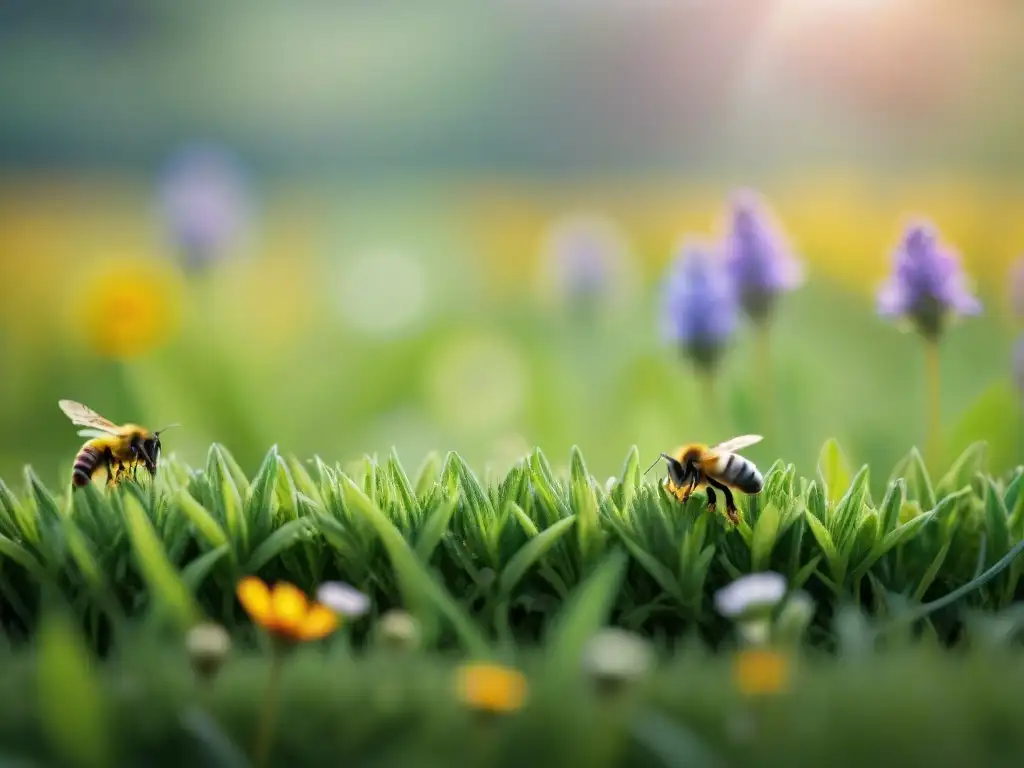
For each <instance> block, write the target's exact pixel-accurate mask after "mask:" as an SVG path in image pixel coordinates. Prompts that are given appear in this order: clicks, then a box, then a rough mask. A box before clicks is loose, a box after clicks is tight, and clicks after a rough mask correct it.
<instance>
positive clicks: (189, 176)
mask: <svg viewBox="0 0 1024 768" xmlns="http://www.w3.org/2000/svg"><path fill="white" fill-rule="evenodd" d="M245 197H246V196H245V185H244V182H243V179H242V174H241V171H240V169H239V167H238V166H237V164H236V163H235V161H234V159H233V158H232V157H231V156H230V155H229V154H228V153H227V152H226V151H224V150H222V149H220V148H218V147H216V146H213V145H208V144H193V145H189V146H187V147H185V148H184V149H182V150H179V151H178V152H177V153H176V154H175V155H174V156H173V157H172V158H171V161H170V163H169V164H168V167H167V169H166V171H165V174H164V178H163V179H162V183H161V189H160V198H161V205H162V213H163V217H164V220H165V222H166V225H167V227H168V230H169V233H170V237H171V240H172V241H173V242H174V244H175V246H176V247H177V248H178V250H179V251H180V253H181V256H182V258H183V260H184V261H185V264H186V266H187V267H190V268H199V267H201V266H203V265H205V264H206V263H208V262H209V261H211V260H213V259H215V258H217V257H219V256H221V255H222V254H223V252H224V251H225V250H226V249H227V248H228V247H229V245H230V243H231V240H232V239H233V238H234V237H235V236H236V235H237V234H238V233H239V231H240V230H241V229H242V227H243V225H244V221H245V218H246V213H247V212H246V200H245Z"/></svg>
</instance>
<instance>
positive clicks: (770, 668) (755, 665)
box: [732, 649, 789, 696]
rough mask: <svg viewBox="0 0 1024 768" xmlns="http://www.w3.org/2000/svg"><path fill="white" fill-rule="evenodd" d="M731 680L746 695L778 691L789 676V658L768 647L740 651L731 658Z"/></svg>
mask: <svg viewBox="0 0 1024 768" xmlns="http://www.w3.org/2000/svg"><path fill="white" fill-rule="evenodd" d="M732 674H733V680H734V681H735V682H736V687H737V688H739V689H740V691H741V692H743V693H744V694H746V695H747V696H757V695H759V694H771V693H778V692H779V691H781V690H782V689H783V688H785V687H786V681H787V680H788V678H789V660H788V659H787V658H786V656H785V655H783V654H781V653H779V652H777V651H772V650H768V649H756V650H754V649H752V650H745V651H740V652H739V653H738V654H737V655H736V656H735V657H734V659H733V665H732Z"/></svg>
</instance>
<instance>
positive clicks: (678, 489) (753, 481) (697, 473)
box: [645, 435, 764, 524]
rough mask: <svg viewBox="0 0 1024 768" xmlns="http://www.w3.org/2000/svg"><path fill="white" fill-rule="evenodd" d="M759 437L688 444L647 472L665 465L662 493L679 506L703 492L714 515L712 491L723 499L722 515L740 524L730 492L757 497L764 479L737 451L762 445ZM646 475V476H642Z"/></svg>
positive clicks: (656, 462)
mask: <svg viewBox="0 0 1024 768" xmlns="http://www.w3.org/2000/svg"><path fill="white" fill-rule="evenodd" d="M763 439H764V438H762V437H761V435H742V436H741V437H734V438H732V439H731V440H726V441H725V442H724V443H719V444H718V445H715V446H712V447H708V446H706V445H702V444H700V443H691V444H690V445H684V446H683V447H682V448H680V449H678V450H677V451H676V453H675V456H669V455H668V454H667V453H663V454H661V455H660V456H659V457H658V459H657V461H655V462H654V464H652V465H651V466H650V468H649V469H648V470H647V471H648V472H650V471H651V470H652V469H654V467H655V466H657V464H658V461H661V460H662V459H665V460H666V461H668V477H666V478H665V480H664V486H665V490H666V491H668V493H669V494H670V495H671V496H672V497H673V498H675V499H676V500H677V501H679V502H680V503H682V504H685V503H686V501H687V500H688V499H689V498H690V494H692V493H693V492H694V491H695V490H698V489H700V488H704V489H705V491H706V493H707V497H708V511H709V512H714V511H715V506H716V504H717V502H718V497H717V495H716V494H715V489H717V490H719V491H721V492H722V494H723V495H724V496H725V514H726V517H728V518H729V520H730V522H732V523H734V524H735V523H739V521H740V516H739V510H737V509H736V502H735V500H734V499H733V495H732V490H733V489H734V490H737V491H742V492H743V493H747V494H756V493H760V492H761V489H762V488H764V478H763V477H762V476H761V473H760V471H758V469H757V467H756V466H754V462H752V461H751V460H750V459H746V458H744V457H742V456H740V455H739V454H738V453H736V451H739V450H741V449H742V448H746V447H748V446H751V445H754V444H755V443H759V442H761V440H763ZM645 474H646V473H645Z"/></svg>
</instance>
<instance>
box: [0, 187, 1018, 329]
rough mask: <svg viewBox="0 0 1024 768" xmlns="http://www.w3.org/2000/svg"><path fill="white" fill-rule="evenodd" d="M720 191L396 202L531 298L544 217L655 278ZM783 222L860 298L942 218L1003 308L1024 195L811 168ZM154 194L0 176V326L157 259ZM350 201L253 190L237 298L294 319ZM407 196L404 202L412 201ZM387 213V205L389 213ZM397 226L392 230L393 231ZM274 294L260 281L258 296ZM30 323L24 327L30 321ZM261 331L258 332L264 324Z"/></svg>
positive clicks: (530, 190)
mask: <svg viewBox="0 0 1024 768" xmlns="http://www.w3.org/2000/svg"><path fill="white" fill-rule="evenodd" d="M728 191H729V187H728V186H726V185H723V184H712V183H707V184H699V183H689V182H687V181H685V180H683V181H681V182H680V183H678V184H673V185H668V184H666V183H651V184H640V183H635V182H625V183H623V182H619V181H615V180H609V181H607V182H605V183H602V184H595V183H593V182H587V183H585V184H583V183H577V184H566V183H560V184H554V183H547V182H545V183H541V182H535V183H530V184H527V183H523V182H506V181H503V180H501V179H494V180H485V181H482V182H481V181H474V182H463V183H455V184H451V183H443V184H436V185H431V184H428V183H422V184H420V185H419V186H417V187H410V188H409V189H408V190H405V191H403V193H402V194H403V195H405V197H406V198H411V199H412V200H413V201H415V200H416V199H417V196H419V199H424V200H428V201H429V203H430V205H431V209H432V210H441V211H443V212H444V215H445V216H447V217H448V218H449V219H450V220H449V221H448V222H446V224H447V226H449V227H451V228H453V229H454V230H455V231H457V232H459V233H460V236H461V237H463V238H464V239H465V240H466V241H467V242H468V243H470V244H471V245H472V248H473V254H472V256H473V259H474V260H475V261H480V262H482V263H483V264H484V265H485V268H484V269H483V270H482V277H483V278H484V279H486V280H487V281H488V282H489V283H490V284H491V286H492V287H493V289H494V290H496V291H498V292H517V291H520V290H524V289H526V288H527V287H528V284H529V281H530V280H532V276H533V275H534V274H535V263H536V254H537V251H538V247H539V243H540V239H541V237H542V236H543V234H544V232H545V228H546V227H547V225H548V223H549V222H550V221H551V220H552V218H553V217H556V216H558V215H560V214H563V213H566V212H569V211H571V210H579V209H585V210H592V211H597V212H601V213H604V214H606V215H609V216H611V217H613V218H614V219H616V220H617V221H618V223H619V224H620V225H621V226H622V227H623V228H624V230H625V231H626V233H627V234H628V236H629V237H630V239H631V242H632V244H633V246H634V249H635V254H636V257H637V260H638V264H639V265H640V267H641V269H642V270H643V272H644V273H645V276H646V277H647V278H653V277H655V276H657V275H658V274H659V273H660V271H661V270H662V269H663V267H664V265H665V262H666V260H667V259H668V257H669V255H670V252H671V248H672V246H673V244H674V243H675V242H676V240H677V238H678V237H679V235H680V234H682V233H684V232H692V233H694V234H698V235H702V234H703V235H710V234H712V233H713V232H715V230H716V228H717V227H718V225H719V219H720V217H721V214H722V209H723V202H724V200H725V196H726V195H727V194H728ZM761 191H762V192H763V193H764V194H765V195H766V196H767V197H768V198H769V200H770V201H771V203H772V205H773V207H774V208H775V211H776V212H777V214H778V215H779V217H780V218H781V220H782V222H783V223H784V225H785V227H786V229H787V232H788V234H789V236H790V238H791V240H792V241H793V243H794V245H795V247H796V249H797V250H798V252H799V253H800V254H801V255H802V256H803V258H804V259H806V261H807V263H808V267H809V272H810V273H811V277H812V279H820V278H827V279H830V280H832V281H835V282H839V283H841V284H843V285H845V286H847V287H849V288H850V289H851V290H855V291H864V292H870V291H873V290H874V289H875V288H876V286H877V285H878V282H879V281H880V280H881V279H882V278H883V276H884V274H885V272H886V270H887V269H888V266H889V253H890V251H891V249H892V246H893V244H894V242H895V241H896V239H897V237H898V236H899V233H900V229H901V226H902V223H903V221H905V220H906V217H907V216H910V215H915V214H922V215H925V216H927V217H929V218H930V219H932V220H933V221H935V222H936V223H937V225H938V226H939V228H940V230H941V232H942V235H943V237H944V238H945V239H946V241H947V242H949V243H951V244H953V245H954V246H956V247H957V248H958V249H959V251H960V252H961V254H962V256H963V259H964V263H965V265H966V267H967V270H968V271H969V272H970V273H971V274H972V275H973V276H974V277H975V279H976V280H977V281H978V283H979V286H980V287H981V288H982V289H983V290H985V291H986V293H988V294H989V295H990V296H993V295H995V296H996V297H998V300H999V301H1000V302H1002V303H1001V304H1000V306H998V307H992V309H993V310H994V311H997V312H1002V311H1004V310H1005V298H1004V296H1003V294H1005V290H1003V284H1004V281H1005V275H1006V271H1007V269H1008V266H1009V264H1010V262H1011V260H1012V259H1014V258H1015V257H1017V256H1020V255H1024V189H1021V188H1020V187H1019V186H1018V187H1017V188H1012V187H1011V185H1010V184H1009V183H1005V182H1002V183H1001V182H993V181H988V180H979V179H944V178H938V177H936V178H930V179H911V180H903V181H899V182H890V181H880V180H877V179H872V178H869V177H867V176H858V175H855V174H850V173H832V174H825V173H819V174H815V175H806V176H803V177H802V178H801V179H800V181H798V182H787V183H779V184H776V185H774V186H772V187H762V188H761ZM151 193H152V190H151V189H149V188H147V187H146V186H145V185H144V184H142V183H140V182H139V181H137V180H134V179H124V178H120V177H96V178H94V177H90V178H89V179H87V180H81V179H67V178H60V177H41V176H28V177H20V178H16V177H7V178H5V179H3V180H0V285H3V286H5V287H6V288H7V289H8V291H7V292H6V298H5V301H4V302H2V303H0V323H2V325H3V326H6V327H7V328H8V329H15V328H17V330H18V333H17V334H16V335H17V336H18V337H21V338H22V339H26V338H39V336H38V334H43V335H45V334H47V333H48V331H50V330H55V328H56V326H57V325H63V324H65V323H66V322H67V317H66V315H67V309H68V307H69V306H70V305H71V300H72V297H73V296H74V294H75V292H76V289H78V288H80V287H81V285H82V284H83V283H82V280H84V279H85V276H86V275H87V272H86V270H88V269H91V267H92V265H93V263H94V262H95V261H96V260H97V259H111V258H114V259H117V258H127V259H134V258H136V257H139V256H154V255H167V249H168V248H169V246H168V244H167V243H166V241H165V240H164V239H163V238H162V232H161V230H160V225H159V221H158V220H157V219H156V216H155V211H154V209H153V205H152V197H151ZM365 197H366V196H365V195H361V191H360V190H351V189H350V190H345V189H332V190H330V191H329V192H328V191H327V190H323V189H318V188H316V187H312V186H309V187H306V186H303V185H301V184H291V185H288V186H287V187H285V186H279V187H275V188H273V189H272V190H269V194H266V195H264V199H263V205H262V208H261V210H262V212H263V219H262V221H261V222H260V238H259V241H258V242H256V243H254V244H253V246H252V247H253V250H254V251H258V255H259V256H260V257H261V259H262V260H261V268H260V269H259V270H256V271H248V270H246V268H244V267H241V266H240V267H239V268H238V273H237V274H236V277H239V278H241V279H237V280H234V281H233V283H234V284H235V288H236V290H237V291H238V292H239V293H240V294H244V293H248V292H250V291H251V290H252V289H253V288H254V287H257V286H254V285H250V284H248V282H247V281H253V280H255V281H256V283H258V284H261V285H263V286H264V287H272V290H275V291H276V292H277V294H278V297H279V299H280V301H279V303H276V304H275V309H276V310H280V311H273V310H272V313H273V314H274V315H276V316H277V319H278V320H281V321H284V320H286V319H288V318H294V317H295V315H296V313H299V312H300V310H304V308H305V305H304V304H303V301H302V295H303V289H304V286H306V285H308V284H309V281H311V280H313V279H315V275H314V274H313V273H311V272H310V269H311V268H312V265H315V264H317V263H320V262H322V260H323V259H324V257H325V255H326V254H328V253H329V252H330V250H331V246H330V238H331V237H332V235H333V233H334V232H335V231H336V230H337V228H338V224H337V222H336V220H335V217H334V216H333V215H332V208H331V205H330V204H328V202H327V200H334V199H338V200H340V201H341V202H339V203H337V204H335V205H338V206H343V205H344V201H345V199H346V198H361V202H362V204H364V205H365ZM408 204H409V203H408V200H405V202H404V205H406V206H408ZM385 206H386V203H385ZM395 226H396V228H401V227H402V226H403V225H402V223H401V222H396V225H395ZM267 283H269V286H267ZM28 318H31V321H30V322H29V321H28ZM273 326H274V324H273V323H268V328H269V327H273Z"/></svg>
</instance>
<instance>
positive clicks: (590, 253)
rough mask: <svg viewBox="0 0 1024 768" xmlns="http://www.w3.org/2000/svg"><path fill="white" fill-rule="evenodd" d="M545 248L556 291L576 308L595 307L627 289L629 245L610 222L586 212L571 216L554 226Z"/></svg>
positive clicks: (546, 262) (546, 260)
mask: <svg viewBox="0 0 1024 768" xmlns="http://www.w3.org/2000/svg"><path fill="white" fill-rule="evenodd" d="M544 248H545V260H544V261H545V264H546V266H547V268H548V269H549V270H550V272H551V279H552V281H553V284H554V287H555V290H556V291H557V293H558V295H559V296H560V297H561V298H564V299H567V300H568V301H569V302H570V303H572V304H574V305H592V304H593V303H594V302H596V301H597V300H600V299H603V298H606V297H607V296H608V295H609V294H610V293H611V292H612V290H613V289H617V288H621V287H624V286H623V281H625V280H626V279H627V277H628V274H627V272H628V270H629V267H630V264H629V260H630V253H629V246H628V244H627V242H626V237H625V235H624V234H623V233H622V232H621V230H620V229H619V227H618V226H617V225H616V224H615V223H614V222H613V221H611V220H609V219H606V218H604V217H602V216H598V215H592V214H583V213H580V214H574V215H571V216H567V217H565V218H563V219H561V220H559V221H557V222H555V224H553V225H552V227H551V229H550V231H549V233H548V235H547V238H546V242H545V245H544Z"/></svg>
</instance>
